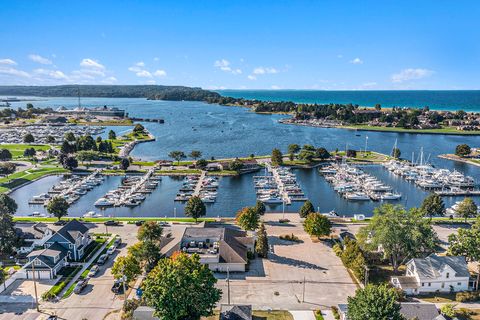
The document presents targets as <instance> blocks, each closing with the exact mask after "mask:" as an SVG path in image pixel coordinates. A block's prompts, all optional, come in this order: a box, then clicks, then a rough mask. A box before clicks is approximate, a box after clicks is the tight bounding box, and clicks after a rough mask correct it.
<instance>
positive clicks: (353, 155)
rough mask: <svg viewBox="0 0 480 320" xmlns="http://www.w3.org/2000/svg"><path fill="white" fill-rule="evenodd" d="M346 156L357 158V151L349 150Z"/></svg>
mask: <svg viewBox="0 0 480 320" xmlns="http://www.w3.org/2000/svg"><path fill="white" fill-rule="evenodd" d="M345 155H346V156H347V158H355V157H356V156H357V151H355V150H352V149H348V150H347V152H346V153H345Z"/></svg>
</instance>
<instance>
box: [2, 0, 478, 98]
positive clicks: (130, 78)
mask: <svg viewBox="0 0 480 320" xmlns="http://www.w3.org/2000/svg"><path fill="white" fill-rule="evenodd" d="M479 13H480V2H479V1H477V0H475V1H453V0H452V1H447V0H440V1H439V0H430V1H429V0H422V1H419V0H416V1H408V0H402V1H389V0H382V1H367V0H366V1H346V0H345V1H338V0H332V1H320V0H317V1H302V0H297V1H281V0H276V1H236V0H228V1H225V0H219V1H208V0H202V1H198V0H193V1H187V0H176V1H120V0H117V1H85V0H84V1H73V0H72V1H71V0H69V1H54V0H49V1H41V0H37V1H21V0H17V1H14V0H10V1H7V0H3V1H1V10H0V21H2V24H1V27H0V85H14V84H20V85H22V84H27V85H53V84H67V83H85V84H147V83H148V84H153V83H155V84H165V85H187V86H200V87H203V88H210V89H220V88H230V89H277V88H278V89H288V88H290V89H325V90H375V89H480V76H479V75H480V19H479V18H478V14H479Z"/></svg>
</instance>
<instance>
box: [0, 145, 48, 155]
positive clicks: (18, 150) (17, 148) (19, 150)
mask: <svg viewBox="0 0 480 320" xmlns="http://www.w3.org/2000/svg"><path fill="white" fill-rule="evenodd" d="M27 148H34V149H35V150H37V151H47V150H50V148H51V147H50V146H49V145H45V144H19V143H17V144H1V145H0V149H7V150H8V151H10V153H11V154H12V156H13V158H14V159H18V158H23V152H24V151H25V149H27Z"/></svg>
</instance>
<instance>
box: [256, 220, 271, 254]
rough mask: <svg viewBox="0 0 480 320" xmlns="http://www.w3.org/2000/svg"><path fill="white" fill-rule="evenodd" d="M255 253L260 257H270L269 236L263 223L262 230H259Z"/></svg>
mask: <svg viewBox="0 0 480 320" xmlns="http://www.w3.org/2000/svg"><path fill="white" fill-rule="evenodd" d="M255 251H256V252H257V254H258V256H259V257H262V258H267V256H268V235H267V230H266V229H265V225H264V224H263V223H262V224H260V228H259V229H258V233H257V242H256V244H255Z"/></svg>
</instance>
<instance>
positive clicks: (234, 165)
mask: <svg viewBox="0 0 480 320" xmlns="http://www.w3.org/2000/svg"><path fill="white" fill-rule="evenodd" d="M242 168H243V162H242V161H240V160H239V159H235V160H233V161H231V162H230V163H229V164H228V170H231V171H236V172H237V173H238V172H240V170H242Z"/></svg>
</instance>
